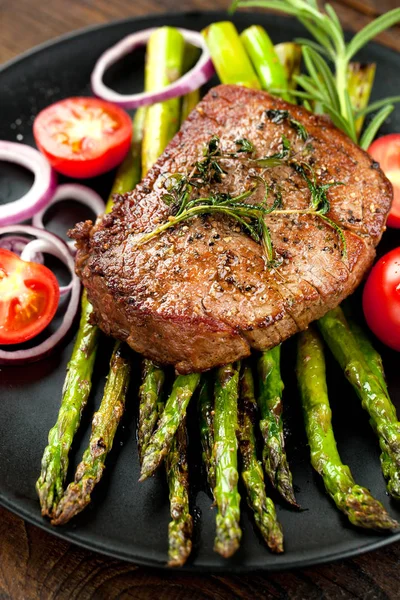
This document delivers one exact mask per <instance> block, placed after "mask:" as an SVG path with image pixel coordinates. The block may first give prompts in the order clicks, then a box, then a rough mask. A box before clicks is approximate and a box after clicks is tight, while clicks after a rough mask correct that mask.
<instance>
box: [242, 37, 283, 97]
mask: <svg viewBox="0 0 400 600" xmlns="http://www.w3.org/2000/svg"><path fill="white" fill-rule="evenodd" d="M240 39H241V40H242V43H243V46H244V48H245V50H246V52H247V54H248V56H249V57H250V60H251V62H252V64H253V67H254V69H255V71H256V73H257V75H258V79H259V80H260V82H261V86H262V88H263V89H264V90H270V89H277V90H283V91H282V94H281V96H282V98H283V99H284V100H287V101H288V102H290V100H291V97H290V95H289V93H288V91H287V90H288V80H287V77H286V71H285V68H284V67H283V65H282V63H281V62H280V60H279V57H278V55H277V53H276V51H275V48H274V45H273V43H272V42H271V40H270V37H269V35H268V34H267V32H266V31H265V29H264V28H263V27H261V25H252V26H251V27H248V29H245V30H244V31H243V33H241V35H240Z"/></svg>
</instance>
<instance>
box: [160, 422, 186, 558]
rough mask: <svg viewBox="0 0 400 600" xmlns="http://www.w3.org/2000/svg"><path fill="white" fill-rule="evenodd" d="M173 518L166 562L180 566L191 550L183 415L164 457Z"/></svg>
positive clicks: (169, 527)
mask: <svg viewBox="0 0 400 600" xmlns="http://www.w3.org/2000/svg"><path fill="white" fill-rule="evenodd" d="M165 467H166V471H167V479H168V487H169V500H170V505H171V509H170V510H171V518H172V521H171V522H170V524H169V526H168V556H169V561H168V566H169V567H181V566H182V565H184V564H185V562H186V560H187V558H188V557H189V555H190V552H191V550H192V532H193V519H192V517H191V515H190V512H189V473H188V464H187V434H186V425H185V419H183V421H182V422H181V424H180V425H179V427H178V430H177V432H176V434H175V437H174V439H173V440H172V444H171V449H170V451H169V452H168V454H167V456H166V459H165Z"/></svg>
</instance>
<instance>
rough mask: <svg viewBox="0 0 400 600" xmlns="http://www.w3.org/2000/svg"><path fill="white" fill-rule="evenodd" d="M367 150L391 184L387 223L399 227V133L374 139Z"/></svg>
mask: <svg viewBox="0 0 400 600" xmlns="http://www.w3.org/2000/svg"><path fill="white" fill-rule="evenodd" d="M368 152H369V153H370V155H371V156H372V158H373V159H374V160H376V161H377V162H378V163H379V164H380V166H381V169H382V171H383V172H384V173H385V175H386V177H387V178H388V179H389V181H391V183H392V185H393V194H394V195H393V204H392V208H391V210H390V213H389V217H388V221H387V224H388V225H389V227H397V228H400V133H391V134H389V135H384V136H383V137H380V138H378V139H377V140H375V141H374V142H373V143H372V144H371V146H370V147H369V148H368Z"/></svg>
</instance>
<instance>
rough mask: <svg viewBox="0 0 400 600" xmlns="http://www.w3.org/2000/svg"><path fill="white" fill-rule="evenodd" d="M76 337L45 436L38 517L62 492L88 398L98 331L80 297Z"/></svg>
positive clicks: (48, 510) (49, 511)
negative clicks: (53, 418) (53, 420)
mask: <svg viewBox="0 0 400 600" xmlns="http://www.w3.org/2000/svg"><path fill="white" fill-rule="evenodd" d="M81 310H82V312H81V320H80V325H79V331H78V335H77V338H76V341H75V344H74V348H73V350H72V355H71V358H70V361H69V363H68V366H67V376H66V379H65V382H64V388H63V393H62V400H61V406H60V411H59V413H58V417H57V422H56V424H55V425H54V427H52V429H51V430H50V432H49V441H48V446H47V447H46V449H45V451H44V454H43V458H42V470H41V474H40V477H39V479H38V481H37V483H36V490H37V493H38V494H39V498H40V505H41V508H42V515H43V516H47V517H51V516H52V515H53V513H54V511H55V509H56V508H57V505H58V503H59V501H60V499H61V497H62V494H63V491H64V482H65V478H66V475H67V470H68V453H69V450H70V448H71V444H72V440H73V438H74V435H75V433H76V431H77V429H78V427H79V423H80V420H81V415H82V412H83V409H84V408H85V406H86V403H87V399H88V397H89V393H90V389H91V383H92V373H93V367H94V362H95V359H96V352H97V346H98V339H99V330H98V328H97V327H95V326H94V325H92V324H91V323H90V317H91V315H92V312H93V309H92V305H91V304H90V302H89V301H88V299H87V296H86V292H84V293H83V296H82V302H81Z"/></svg>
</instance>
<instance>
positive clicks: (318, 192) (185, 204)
mask: <svg viewBox="0 0 400 600" xmlns="http://www.w3.org/2000/svg"><path fill="white" fill-rule="evenodd" d="M273 112H274V113H277V115H275V116H273V118H274V119H286V118H288V117H287V116H286V115H284V116H282V115H281V114H280V113H287V115H289V113H288V111H273ZM278 113H279V114H278ZM235 143H237V144H238V145H240V147H241V149H243V150H242V151H243V153H252V152H254V150H255V148H254V145H253V144H252V142H250V141H249V140H247V139H242V140H236V142H235ZM239 152H240V150H239ZM203 156H204V158H203V159H202V160H199V161H197V162H196V163H195V164H194V165H193V168H192V171H191V172H190V174H189V175H186V174H183V173H172V174H168V175H166V176H165V181H164V187H165V189H166V193H165V194H164V195H163V201H164V202H165V203H166V204H167V205H168V206H169V207H170V209H171V214H170V216H169V217H168V220H167V221H166V222H165V223H162V224H161V225H158V226H157V227H156V228H155V229H153V230H152V231H150V232H148V233H144V234H142V235H141V237H140V238H139V240H138V245H142V244H145V243H146V242H148V241H149V240H151V239H153V238H154V237H156V236H157V235H159V234H161V233H162V232H164V231H166V230H167V229H170V228H171V227H174V226H175V225H178V223H181V222H182V221H186V220H188V219H190V218H192V217H195V216H199V215H208V214H213V213H218V214H222V215H225V216H227V217H229V218H231V219H233V220H234V221H236V222H237V223H238V224H239V225H240V226H241V227H242V229H243V230H244V231H245V232H246V233H247V234H248V235H249V236H250V237H251V238H252V239H253V240H254V241H255V242H257V243H259V244H261V245H262V247H263V250H264V255H265V258H266V264H267V266H268V267H269V268H272V267H277V266H279V265H280V264H281V263H282V258H280V257H277V256H276V254H275V253H274V249H273V246H272V240H271V235H270V231H269V228H268V225H267V223H266V217H267V216H268V215H270V214H272V213H273V214H274V215H288V214H299V215H301V214H311V215H316V216H317V217H319V218H321V219H322V220H323V221H324V222H325V223H327V224H328V225H330V227H332V228H333V229H334V230H335V231H336V233H337V234H338V237H339V239H340V241H341V245H342V255H343V256H346V254H347V251H346V239H345V236H344V234H343V231H342V229H341V228H340V227H339V226H338V225H337V224H336V223H335V222H334V221H332V220H331V219H329V218H328V217H326V213H328V212H329V208H330V206H329V200H328V198H327V195H326V192H327V190H328V189H329V188H330V187H332V186H333V185H340V183H339V182H333V183H329V184H325V185H319V184H318V183H317V181H316V177H315V174H314V171H313V169H312V167H311V166H310V165H309V164H307V163H305V162H302V163H299V162H296V161H295V160H294V159H293V155H292V153H291V144H290V141H289V140H288V139H287V138H286V137H285V136H282V150H281V151H280V152H277V153H275V154H272V155H271V156H266V157H264V158H260V159H252V158H251V157H246V160H247V162H249V163H250V164H251V163H253V164H256V165H257V166H259V167H264V168H274V167H277V166H281V165H289V166H290V167H292V168H293V169H294V170H295V171H296V172H297V173H298V174H299V175H300V176H301V177H302V178H303V179H304V180H305V181H306V183H307V186H308V188H309V190H310V193H311V202H310V206H309V208H308V209H291V210H285V209H283V208H282V193H281V191H280V188H278V187H277V186H269V185H268V184H267V183H266V181H265V179H264V178H263V177H262V176H261V175H254V176H253V177H252V179H253V180H254V184H253V185H251V186H250V187H249V188H248V189H246V190H243V191H242V192H241V193H240V194H238V195H236V196H232V195H231V194H229V193H225V192H211V193H210V195H208V196H201V197H196V196H195V195H194V194H195V191H196V189H200V188H202V187H204V186H209V185H211V184H212V183H221V181H222V177H223V175H224V174H225V173H226V171H225V169H224V168H223V167H222V166H221V164H220V162H221V160H223V159H239V160H240V159H241V157H240V156H239V155H238V154H235V153H226V152H223V151H222V150H221V144H220V139H219V137H218V136H216V135H213V136H212V137H211V138H210V140H209V141H208V143H207V144H206V146H205V148H204V151H203ZM260 185H263V186H264V188H265V193H264V198H263V200H262V201H261V202H260V203H258V204H251V203H249V202H248V198H250V196H252V195H253V194H254V192H255V191H256V189H258V188H259V186H260ZM271 192H272V194H273V198H274V199H273V202H272V203H269V204H268V198H269V195H270V193H271Z"/></svg>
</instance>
